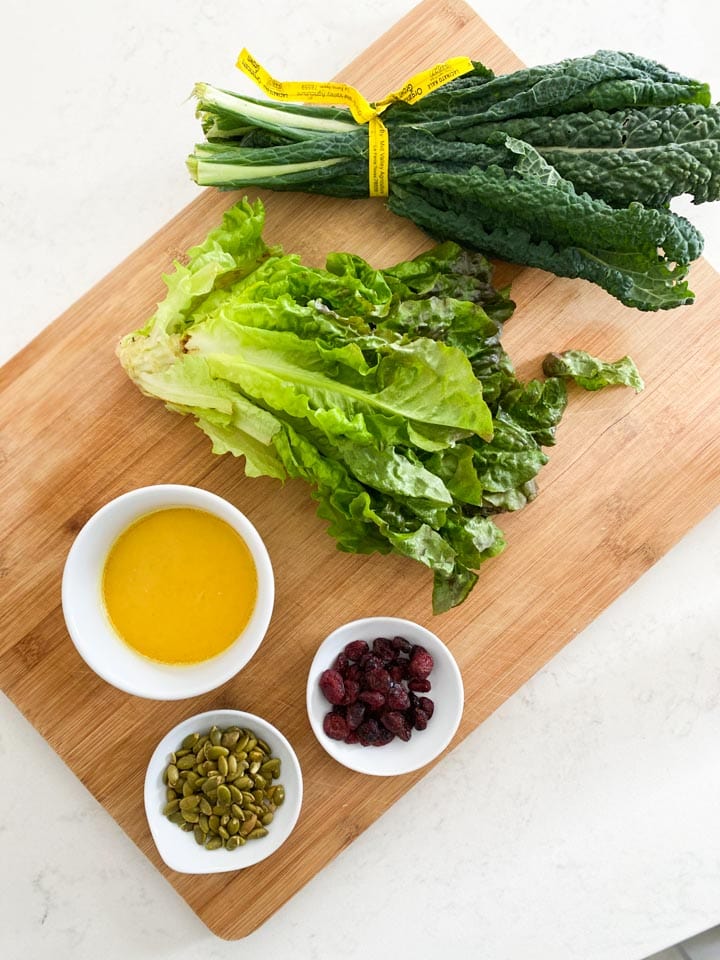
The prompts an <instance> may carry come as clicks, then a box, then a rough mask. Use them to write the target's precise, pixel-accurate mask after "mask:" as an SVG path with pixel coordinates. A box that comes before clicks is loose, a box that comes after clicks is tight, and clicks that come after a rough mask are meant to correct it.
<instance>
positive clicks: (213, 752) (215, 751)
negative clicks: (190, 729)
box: [205, 746, 230, 760]
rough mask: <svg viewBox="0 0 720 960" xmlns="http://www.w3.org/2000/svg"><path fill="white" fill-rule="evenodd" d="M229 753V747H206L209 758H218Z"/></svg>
mask: <svg viewBox="0 0 720 960" xmlns="http://www.w3.org/2000/svg"><path fill="white" fill-rule="evenodd" d="M229 753H230V751H229V750H228V748H227V747H218V746H212V747H210V748H209V749H208V748H206V749H205V756H206V757H207V758H208V760H217V759H218V758H219V757H226V756H227V755H228V754H229Z"/></svg>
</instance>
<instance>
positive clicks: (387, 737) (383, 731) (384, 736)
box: [373, 727, 395, 747]
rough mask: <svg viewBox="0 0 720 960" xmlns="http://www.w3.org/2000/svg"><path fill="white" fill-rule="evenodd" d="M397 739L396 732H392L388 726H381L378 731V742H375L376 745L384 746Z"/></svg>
mask: <svg viewBox="0 0 720 960" xmlns="http://www.w3.org/2000/svg"><path fill="white" fill-rule="evenodd" d="M394 739H395V734H394V733H391V732H390V731H389V730H388V729H387V727H380V729H379V731H378V738H377V742H376V743H375V744H373V746H376V747H384V746H385V744H386V743H390V741H391V740H394Z"/></svg>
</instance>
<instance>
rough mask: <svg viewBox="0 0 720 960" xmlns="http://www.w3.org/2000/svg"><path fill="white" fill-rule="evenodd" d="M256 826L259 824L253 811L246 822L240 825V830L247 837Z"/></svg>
mask: <svg viewBox="0 0 720 960" xmlns="http://www.w3.org/2000/svg"><path fill="white" fill-rule="evenodd" d="M256 826H257V817H256V816H255V814H254V813H253V814H251V815H250V816H249V817H248V818H247V819H246V820H245V822H244V823H242V824H241V825H240V830H239V832H240V834H241V836H243V837H246V836H247V835H248V834H249V833H250V831H251V830H254V829H255V827H256Z"/></svg>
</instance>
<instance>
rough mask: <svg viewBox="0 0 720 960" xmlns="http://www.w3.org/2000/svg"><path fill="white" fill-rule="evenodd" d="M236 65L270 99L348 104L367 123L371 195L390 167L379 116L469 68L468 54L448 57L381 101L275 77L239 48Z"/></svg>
mask: <svg viewBox="0 0 720 960" xmlns="http://www.w3.org/2000/svg"><path fill="white" fill-rule="evenodd" d="M236 66H237V67H238V68H239V69H240V70H242V72H243V73H244V74H245V75H246V76H248V77H250V79H251V80H253V81H254V82H255V83H256V84H257V85H258V86H259V87H260V89H261V90H262V91H263V93H264V94H265V95H266V96H268V97H271V98H272V99H273V100H286V101H288V100H293V101H299V102H301V103H324V104H331V105H334V106H337V105H338V104H340V105H342V106H346V107H348V109H349V110H350V113H351V114H352V115H353V119H354V120H355V122H356V123H367V124H368V154H369V170H368V177H369V188H370V196H371V197H386V196H387V195H388V173H389V169H390V149H389V141H388V131H387V127H386V126H385V124H384V123H383V122H382V120H381V119H380V114H381V113H383V112H384V111H385V110H387V108H388V107H389V106H390V105H391V104H392V103H396V102H398V101H402V102H403V103H417V101H418V100H422V98H423V97H425V96H427V94H428V93H432V92H433V90H437V89H439V88H440V87H442V86H444V85H445V84H446V83H449V82H450V81H451V80H454V79H455V78H456V77H460V76H462V75H463V74H464V73H469V72H470V71H471V70H472V69H473V63H472V60H470V59H469V58H468V57H451V58H450V60H445V61H443V63H438V64H436V65H435V66H434V67H430V68H429V69H428V70H421V71H420V73H416V74H414V75H413V76H412V77H410V79H409V80H407V81H406V82H405V83H404V84H403V86H402V87H401V88H400V89H399V90H394V91H393V92H392V93H388V94H387V96H385V97H383V98H382V100H377V101H375V102H374V103H369V102H368V101H367V100H366V99H365V97H364V96H363V95H362V94H361V93H360V92H359V91H358V90H356V89H355V87H351V86H350V85H349V84H347V83H339V82H337V81H335V80H330V81H328V82H327V83H315V82H313V81H305V80H289V81H282V80H276V79H275V78H274V77H271V76H270V74H269V73H268V72H267V70H266V69H265V68H264V67H263V66H261V65H260V64H259V63H258V61H257V60H256V59H255V58H254V57H253V56H251V55H250V53H248V51H247V50H245V49H243V50H241V52H240V56H239V57H238V59H237V64H236Z"/></svg>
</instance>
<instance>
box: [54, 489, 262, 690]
mask: <svg viewBox="0 0 720 960" xmlns="http://www.w3.org/2000/svg"><path fill="white" fill-rule="evenodd" d="M165 507H194V508H196V509H199V510H205V511H207V512H208V513H212V514H214V515H215V516H217V517H220V518H221V519H222V520H224V521H225V522H226V523H228V524H229V525H230V526H231V527H232V528H233V529H234V530H236V531H237V532H238V533H239V534H240V536H241V537H242V538H243V540H244V541H245V543H246V544H247V545H248V548H249V549H250V552H251V554H252V557H253V560H254V561H255V567H256V570H257V579H258V595H257V601H256V604H255V609H254V610H253V613H252V616H251V617H250V620H249V621H248V624H247V626H246V627H245V629H244V630H243V632H242V633H241V634H240V636H239V637H238V638H237V640H235V641H234V642H233V643H232V644H231V645H230V646H229V647H228V648H227V649H226V650H223V652H222V653H219V654H218V655H217V656H215V657H212V658H211V659H209V660H204V661H202V662H201V663H193V664H178V665H171V664H163V663H158V662H156V661H154V660H150V659H148V658H147V657H143V656H142V654H139V653H137V652H136V651H135V650H133V649H132V647H130V646H129V645H128V644H126V643H125V642H124V641H123V640H121V639H120V637H119V636H118V634H117V633H116V631H115V630H114V629H113V627H112V624H111V623H110V620H109V618H108V615H107V612H106V610H105V604H104V602H103V598H102V573H103V567H104V565H105V559H106V557H107V554H108V551H109V550H110V547H111V546H112V545H113V543H114V542H115V540H116V539H117V537H118V536H119V535H120V534H121V533H122V532H123V530H125V529H126V527H128V526H129V525H130V524H131V523H132V522H133V521H134V520H137V519H138V518H139V517H142V516H144V515H145V514H147V513H151V512H152V511H154V510H161V509H163V508H165ZM274 597H275V581H274V578H273V571H272V566H271V564H270V558H269V556H268V552H267V550H266V549H265V544H264V543H263V541H262V540H261V538H260V534H259V533H258V532H257V530H256V529H255V527H254V526H253V525H252V524H251V523H250V521H249V520H248V519H247V517H246V516H245V515H244V514H242V513H241V512H240V511H239V510H238V509H237V508H236V507H234V506H233V505H232V504H231V503H228V502H227V500H223V499H222V497H218V496H216V495H215V494H214V493H210V492H209V491H207V490H202V489H200V488H199V487H186V486H180V485H177V484H159V485H157V486H153V487H141V488H139V489H138V490H131V491H130V492H129V493H125V494H123V495H122V496H120V497H117V499H115V500H111V501H110V502H109V503H107V504H105V506H104V507H102V508H101V509H100V510H98V512H97V513H96V514H94V515H93V516H92V517H91V518H90V520H88V522H87V523H86V524H85V526H84V527H83V528H82V530H81V531H80V533H79V534H78V535H77V537H76V538H75V541H74V543H73V545H72V547H71V548H70V552H69V553H68V557H67V560H66V561H65V570H64V572H63V580H62V608H63V615H64V617H65V623H66V624H67V628H68V632H69V633H70V636H71V638H72V640H73V643H74V644H75V646H76V647H77V650H78V653H79V654H80V656H81V657H82V658H83V660H84V661H85V662H86V663H87V665H88V666H89V667H91V668H92V669H93V670H94V671H95V673H97V674H98V675H99V676H101V677H102V678H103V680H107V682H108V683H111V684H112V685H113V686H114V687H118V688H119V689H120V690H125V691H126V692H127V693H133V694H135V695H136V696H138V697H148V698H149V699H152V700H181V699H183V698H184V697H194V696H197V695H199V694H201V693H206V692H207V691H208V690H213V689H215V687H219V686H220V685H221V684H223V683H225V682H226V681H227V680H229V679H230V678H231V677H234V676H235V674H236V673H237V672H238V671H239V670H241V669H242V668H243V667H244V666H245V664H246V663H247V662H248V661H249V660H250V658H251V657H252V656H253V654H254V653H255V652H256V651H257V649H258V647H259V646H260V643H261V642H262V639H263V637H264V636H265V632H266V630H267V627H268V624H269V622H270V615H271V614H272V608H273V601H274Z"/></svg>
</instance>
